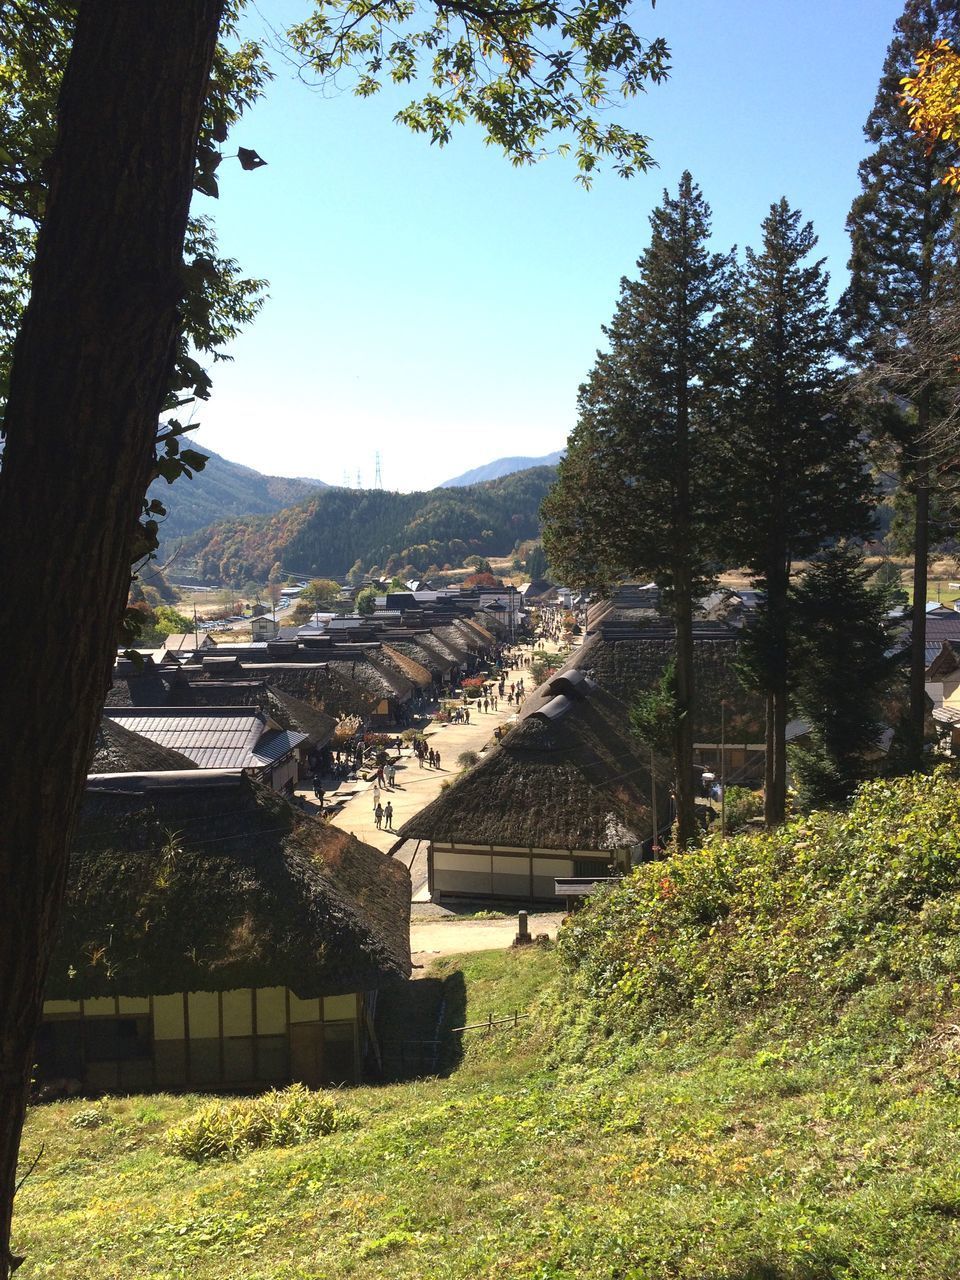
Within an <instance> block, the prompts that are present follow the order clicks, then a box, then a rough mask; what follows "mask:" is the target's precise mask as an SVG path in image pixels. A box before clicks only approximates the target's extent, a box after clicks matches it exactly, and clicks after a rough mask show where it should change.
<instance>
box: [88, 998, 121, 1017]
mask: <svg viewBox="0 0 960 1280" xmlns="http://www.w3.org/2000/svg"><path fill="white" fill-rule="evenodd" d="M116 1015H117V1002H116V1000H114V998H113V996H97V997H96V999H94V1000H84V1002H83V1016H84V1017H85V1018H115V1017H116Z"/></svg>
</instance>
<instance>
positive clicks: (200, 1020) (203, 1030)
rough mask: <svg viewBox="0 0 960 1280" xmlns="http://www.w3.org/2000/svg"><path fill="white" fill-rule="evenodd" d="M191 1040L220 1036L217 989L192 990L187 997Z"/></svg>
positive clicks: (217, 1037)
mask: <svg viewBox="0 0 960 1280" xmlns="http://www.w3.org/2000/svg"><path fill="white" fill-rule="evenodd" d="M187 1002H188V1003H187V1008H188V1011H189V1014H190V1039H191V1040H218V1039H219V1038H220V1001H219V1000H218V998H217V993H216V991H191V992H190V994H189V996H188V997H187Z"/></svg>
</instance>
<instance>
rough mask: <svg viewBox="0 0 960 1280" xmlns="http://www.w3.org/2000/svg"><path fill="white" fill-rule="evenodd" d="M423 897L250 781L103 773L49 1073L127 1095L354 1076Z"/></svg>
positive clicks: (55, 1007) (62, 970) (69, 934)
mask: <svg viewBox="0 0 960 1280" xmlns="http://www.w3.org/2000/svg"><path fill="white" fill-rule="evenodd" d="M409 905H410V881H409V876H408V874H407V871H406V869H405V868H404V867H403V866H402V865H400V864H399V863H396V862H393V861H392V860H391V859H389V858H386V857H384V856H383V855H382V854H381V853H379V852H378V851H377V850H375V849H372V848H371V847H370V846H368V845H365V844H362V843H361V842H360V841H358V840H357V839H356V838H355V837H353V836H352V835H349V834H347V833H346V832H343V831H340V830H338V829H337V828H335V827H331V826H327V825H324V824H322V823H318V822H316V821H315V820H314V819H312V818H310V817H307V816H305V815H303V814H302V813H301V812H300V811H299V810H296V809H294V808H293V807H292V806H290V805H289V804H288V803H287V802H286V801H285V800H283V799H282V797H280V796H278V795H277V794H276V793H275V792H272V791H270V790H269V789H267V788H265V787H263V786H261V785H260V784H258V783H256V782H254V781H253V780H251V779H250V778H248V777H246V776H244V775H243V774H240V773H236V772H226V771H223V772H206V771H200V770H196V771H193V772H184V773H164V774H139V775H121V776H101V777H96V778H92V779H91V780H90V782H89V783H88V788H87V792H86V796H85V799H84V805H83V811H82V817H81V823H80V828H79V833H78V835H77V838H76V842H75V847H74V852H73V856H72V859H71V865H70V875H69V882H68V889H67V897H66V903H65V908H64V912H63V916H62V920H61V925H60V931H59V935H58V938H57V943H56V947H55V950H54V954H53V959H52V962H51V966H50V971H49V978H48V986H47V1004H46V1006H45V1013H46V1015H47V1026H46V1028H45V1033H44V1036H43V1037H41V1044H40V1057H41V1062H42V1063H43V1062H44V1061H45V1063H46V1066H45V1070H46V1074H47V1075H50V1074H59V1075H74V1076H78V1077H79V1078H81V1079H85V1080H87V1081H88V1083H91V1084H94V1085H98V1086H100V1087H111V1088H113V1087H120V1088H141V1087H153V1086H154V1085H181V1084H182V1085H191V1086H201V1087H203V1086H216V1087H222V1086H223V1085H224V1084H248V1085H249V1084H255V1083H258V1082H259V1083H264V1082H267V1081H279V1080H283V1079H291V1078H299V1079H304V1080H306V1082H307V1083H317V1082H319V1081H321V1080H324V1079H326V1080H330V1079H347V1078H356V1075H357V1072H358V1069H359V1058H360V1054H361V1052H362V1041H363V1038H364V1036H365V1035H366V1029H365V1027H364V1023H365V1017H364V1014H363V1007H364V999H365V998H366V996H367V995H368V994H369V993H370V992H372V991H375V990H376V989H378V988H381V987H384V986H386V985H389V984H390V983H392V982H397V981H401V980H403V979H404V978H406V977H408V976H409V972H410V951H409ZM347 1058H349V1064H348V1063H347Z"/></svg>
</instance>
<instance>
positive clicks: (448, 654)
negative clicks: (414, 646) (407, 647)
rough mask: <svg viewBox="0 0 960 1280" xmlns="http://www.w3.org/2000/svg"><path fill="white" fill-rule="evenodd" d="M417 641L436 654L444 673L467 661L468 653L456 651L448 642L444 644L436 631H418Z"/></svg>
mask: <svg viewBox="0 0 960 1280" xmlns="http://www.w3.org/2000/svg"><path fill="white" fill-rule="evenodd" d="M417 643H418V644H419V645H421V646H422V647H423V648H424V649H425V650H427V651H428V652H429V653H432V654H434V655H435V656H436V658H437V661H438V662H439V663H440V664H441V671H442V672H443V673H444V674H445V673H446V672H448V671H449V670H450V669H451V668H452V667H456V666H459V665H460V663H462V662H465V661H466V658H467V655H466V654H465V653H462V652H461V651H459V650H457V651H456V652H455V651H454V650H453V649H452V648H451V647H450V646H449V645H448V644H444V642H443V641H442V640H441V639H440V637H439V636H438V635H437V633H436V631H428V632H422V633H421V632H418V633H417Z"/></svg>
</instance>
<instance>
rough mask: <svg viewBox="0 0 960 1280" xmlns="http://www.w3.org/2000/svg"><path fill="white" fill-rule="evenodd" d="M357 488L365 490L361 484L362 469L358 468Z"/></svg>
mask: <svg viewBox="0 0 960 1280" xmlns="http://www.w3.org/2000/svg"><path fill="white" fill-rule="evenodd" d="M357 488H358V489H362V488H363V485H362V484H361V482H360V468H359V467H357Z"/></svg>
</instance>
